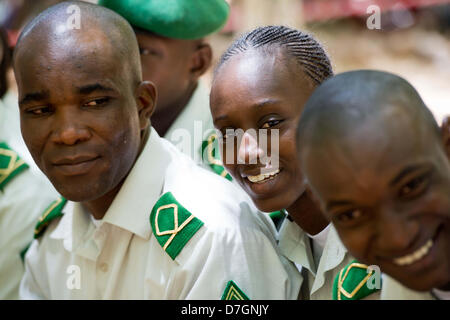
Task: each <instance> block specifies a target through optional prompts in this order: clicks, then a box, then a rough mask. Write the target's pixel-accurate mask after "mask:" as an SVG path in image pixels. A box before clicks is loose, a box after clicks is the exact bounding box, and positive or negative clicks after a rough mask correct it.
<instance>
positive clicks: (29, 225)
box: [0, 170, 56, 299]
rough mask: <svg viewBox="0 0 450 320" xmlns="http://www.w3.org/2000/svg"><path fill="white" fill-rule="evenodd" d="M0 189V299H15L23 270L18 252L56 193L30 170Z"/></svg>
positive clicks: (29, 238) (24, 244)
mask: <svg viewBox="0 0 450 320" xmlns="http://www.w3.org/2000/svg"><path fill="white" fill-rule="evenodd" d="M0 193H1V194H0V283H1V284H2V285H1V286H0V299H17V298H18V294H19V293H18V292H19V284H20V281H21V278H22V277H23V273H24V264H23V261H22V258H21V253H22V251H23V250H24V249H25V248H26V247H28V246H29V245H30V243H31V242H32V240H33V232H34V227H35V226H36V223H37V221H38V218H39V216H40V215H41V214H42V212H44V210H45V208H46V207H47V206H48V204H49V203H51V202H52V201H53V200H54V199H55V198H56V193H55V192H54V191H53V190H52V188H51V186H50V185H49V183H46V182H45V181H43V180H42V179H38V178H36V177H35V176H34V175H33V174H32V173H31V172H30V171H29V170H26V171H24V172H21V173H19V175H18V176H16V177H14V179H13V180H11V181H10V182H9V183H8V185H7V186H6V187H5V188H4V190H1V191H0Z"/></svg>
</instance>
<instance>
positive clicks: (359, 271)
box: [333, 260, 380, 300]
mask: <svg viewBox="0 0 450 320" xmlns="http://www.w3.org/2000/svg"><path fill="white" fill-rule="evenodd" d="M374 273H375V270H371V271H370V272H369V270H368V266H367V265H365V264H362V263H359V262H358V261H356V260H353V261H352V262H350V263H349V264H348V265H346V266H345V267H344V268H343V269H342V270H341V271H340V272H339V274H338V275H336V277H335V278H334V283H333V300H360V299H363V298H365V297H367V296H368V295H371V294H372V293H375V292H377V291H378V290H380V288H370V287H369V286H368V280H369V279H370V278H371V277H372V276H373V275H374Z"/></svg>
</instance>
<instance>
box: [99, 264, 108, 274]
mask: <svg viewBox="0 0 450 320" xmlns="http://www.w3.org/2000/svg"><path fill="white" fill-rule="evenodd" d="M100 270H101V271H103V272H107V271H108V264H107V263H106V262H102V263H101V264H100Z"/></svg>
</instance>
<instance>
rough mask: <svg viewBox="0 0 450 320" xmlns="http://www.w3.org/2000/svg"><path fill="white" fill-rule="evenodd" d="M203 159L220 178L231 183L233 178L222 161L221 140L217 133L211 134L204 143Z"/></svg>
mask: <svg viewBox="0 0 450 320" xmlns="http://www.w3.org/2000/svg"><path fill="white" fill-rule="evenodd" d="M202 159H203V161H205V162H206V163H208V165H209V166H210V167H211V169H212V170H213V171H214V172H215V173H217V174H218V175H219V176H221V177H224V178H225V179H227V180H229V181H231V180H233V178H232V177H231V175H230V174H229V173H228V172H227V171H226V170H225V168H224V166H223V163H222V160H221V159H220V152H219V140H218V138H217V134H216V133H214V132H213V133H211V134H210V135H209V136H208V138H207V139H206V140H204V141H203V142H202Z"/></svg>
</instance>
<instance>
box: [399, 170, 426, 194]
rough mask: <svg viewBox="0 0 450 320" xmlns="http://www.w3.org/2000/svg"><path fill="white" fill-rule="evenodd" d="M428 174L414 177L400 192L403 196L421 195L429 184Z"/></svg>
mask: <svg viewBox="0 0 450 320" xmlns="http://www.w3.org/2000/svg"><path fill="white" fill-rule="evenodd" d="M428 181H429V179H428V174H426V175H422V176H420V177H417V178H414V179H413V180H411V181H409V182H408V183H407V184H405V185H404V186H403V187H402V188H401V189H400V192H399V196H400V197H401V198H412V197H416V196H418V195H420V194H421V193H422V192H423V191H424V190H425V189H426V187H427V186H428Z"/></svg>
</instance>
